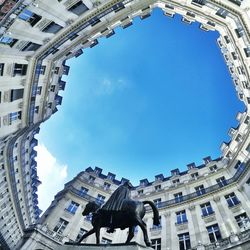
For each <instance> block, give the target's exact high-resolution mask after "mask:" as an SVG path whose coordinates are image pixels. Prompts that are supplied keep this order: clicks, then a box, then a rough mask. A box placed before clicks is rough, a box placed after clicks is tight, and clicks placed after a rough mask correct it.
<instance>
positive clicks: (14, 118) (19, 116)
mask: <svg viewBox="0 0 250 250" xmlns="http://www.w3.org/2000/svg"><path fill="white" fill-rule="evenodd" d="M21 119H22V111H19V112H12V113H10V114H9V124H10V125H11V124H13V122H15V121H17V120H21Z"/></svg>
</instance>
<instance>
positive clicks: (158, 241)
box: [151, 238, 161, 250]
mask: <svg viewBox="0 0 250 250" xmlns="http://www.w3.org/2000/svg"><path fill="white" fill-rule="evenodd" d="M151 248H153V249H154V250H161V238H158V239H152V245H151Z"/></svg>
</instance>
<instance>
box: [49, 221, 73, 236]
mask: <svg viewBox="0 0 250 250" xmlns="http://www.w3.org/2000/svg"><path fill="white" fill-rule="evenodd" d="M68 224H69V222H68V221H66V220H64V219H62V218H60V219H59V222H58V223H57V225H56V226H55V227H54V229H53V231H54V232H57V233H58V234H62V233H63V231H64V230H65V228H66V227H67V225H68Z"/></svg>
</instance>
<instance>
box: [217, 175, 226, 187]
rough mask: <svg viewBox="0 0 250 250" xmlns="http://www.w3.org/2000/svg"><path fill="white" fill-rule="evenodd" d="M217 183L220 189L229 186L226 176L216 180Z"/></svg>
mask: <svg viewBox="0 0 250 250" xmlns="http://www.w3.org/2000/svg"><path fill="white" fill-rule="evenodd" d="M216 182H217V183H218V185H219V187H224V186H226V185H227V180H226V179H225V177H224V176H222V177H220V178H218V179H216Z"/></svg>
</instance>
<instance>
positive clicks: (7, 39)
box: [0, 36, 18, 47]
mask: <svg viewBox="0 0 250 250" xmlns="http://www.w3.org/2000/svg"><path fill="white" fill-rule="evenodd" d="M17 41H18V40H17V39H14V38H11V37H8V36H2V37H1V38H0V44H6V45H9V46H10V47H13V46H14V44H15V43H16V42H17Z"/></svg>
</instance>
